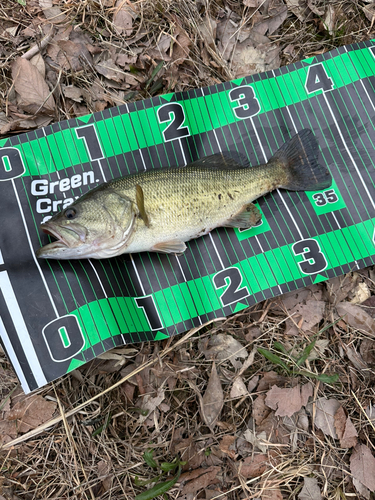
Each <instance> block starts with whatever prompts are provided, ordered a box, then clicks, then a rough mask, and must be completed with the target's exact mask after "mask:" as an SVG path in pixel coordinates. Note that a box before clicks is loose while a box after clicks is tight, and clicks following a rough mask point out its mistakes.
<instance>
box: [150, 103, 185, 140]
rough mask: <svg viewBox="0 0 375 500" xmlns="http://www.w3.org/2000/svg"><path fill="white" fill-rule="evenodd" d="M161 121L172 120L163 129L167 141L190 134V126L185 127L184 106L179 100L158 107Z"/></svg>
mask: <svg viewBox="0 0 375 500" xmlns="http://www.w3.org/2000/svg"><path fill="white" fill-rule="evenodd" d="M157 114H158V120H159V123H166V122H170V123H169V125H168V126H167V128H166V129H165V130H164V131H163V137H164V140H165V141H166V142H168V141H173V140H174V139H181V138H182V137H188V136H189V135H190V131H189V127H187V126H185V127H183V124H184V122H185V112H184V108H183V107H182V106H181V104H179V103H178V102H171V103H168V104H164V105H163V106H161V107H160V108H159V109H158V113H157Z"/></svg>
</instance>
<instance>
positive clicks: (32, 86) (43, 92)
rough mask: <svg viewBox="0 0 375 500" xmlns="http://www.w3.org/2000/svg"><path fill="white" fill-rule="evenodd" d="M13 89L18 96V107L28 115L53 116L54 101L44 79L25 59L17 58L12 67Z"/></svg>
mask: <svg viewBox="0 0 375 500" xmlns="http://www.w3.org/2000/svg"><path fill="white" fill-rule="evenodd" d="M12 76H13V80H14V87H15V89H16V92H17V94H18V95H19V100H18V105H19V106H20V107H21V108H22V109H24V110H25V111H28V112H29V113H33V114H34V113H37V112H41V113H45V114H49V115H50V114H53V113H54V111H55V100H54V98H53V96H52V94H51V92H50V90H49V88H48V85H47V84H46V82H45V80H44V78H43V77H42V75H41V74H40V73H39V71H38V70H37V68H36V67H35V66H33V65H32V64H31V62H30V61H28V60H27V59H23V58H21V57H19V58H18V59H16V60H15V61H14V63H13V65H12Z"/></svg>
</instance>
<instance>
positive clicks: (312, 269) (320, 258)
mask: <svg viewBox="0 0 375 500" xmlns="http://www.w3.org/2000/svg"><path fill="white" fill-rule="evenodd" d="M292 250H293V253H294V255H296V256H297V255H301V256H302V257H303V260H302V261H301V262H298V266H299V268H300V269H301V271H302V272H303V274H316V273H319V272H321V271H323V270H324V269H325V268H326V267H327V260H326V258H325V256H324V253H323V252H322V251H321V249H320V246H319V243H318V242H317V241H316V240H313V239H312V238H309V239H306V240H301V241H297V243H294V245H293V246H292Z"/></svg>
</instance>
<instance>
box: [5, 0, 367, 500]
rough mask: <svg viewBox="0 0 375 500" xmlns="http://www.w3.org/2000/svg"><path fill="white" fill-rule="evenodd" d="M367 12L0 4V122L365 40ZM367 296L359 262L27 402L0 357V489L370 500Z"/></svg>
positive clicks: (88, 495) (101, 104)
mask: <svg viewBox="0 0 375 500" xmlns="http://www.w3.org/2000/svg"><path fill="white" fill-rule="evenodd" d="M374 14H375V4H373V3H368V2H365V1H361V0H354V1H349V0H348V1H330V0H325V1H324V0H307V1H306V2H305V1H304V0H286V1H283V0H265V1H260V0H243V1H235V0H218V1H217V2H210V1H208V0H207V1H203V0H197V1H193V0H175V1H171V0H168V1H167V0H157V1H156V0H139V1H136V2H135V1H134V2H132V1H130V0H128V1H125V0H124V1H123V0H119V1H117V3H116V1H115V0H85V1H81V0H65V1H58V0H56V1H54V2H52V1H51V0H18V1H15V0H12V1H11V0H3V1H2V2H1V5H0V38H1V44H0V70H1V76H0V96H1V100H0V106H1V109H0V134H1V136H2V137H6V136H8V135H10V134H15V133H21V132H24V131H27V130H29V129H33V128H36V127H40V126H44V125H47V124H48V123H51V122H53V121H59V120H64V119H68V118H72V117H75V116H78V115H82V114H87V113H89V112H92V111H99V110H103V109H105V108H106V107H110V106H113V105H117V104H121V103H124V102H126V101H129V100H134V99H144V98H147V97H150V96H152V95H157V94H162V93H165V92H169V91H178V90H185V89H189V88H195V87H199V86H204V85H211V84H214V83H218V82H221V81H225V80H228V79H231V78H235V77H240V76H244V75H247V74H253V73H257V72H260V71H264V70H266V69H274V68H276V67H278V66H280V65H284V64H288V63H291V62H294V61H297V60H300V59H303V58H304V57H308V56H311V55H314V54H319V53H322V52H325V51H327V50H330V49H332V48H334V47H337V46H340V45H344V44H348V43H352V42H359V41H362V40H369V39H371V38H375V30H374V29H373V26H372V24H373V21H374V17H373V16H374ZM33 47H35V48H33ZM21 57H22V59H21ZM28 61H30V63H29V62H28ZM31 65H33V66H34V67H36V68H37V70H38V77H37V78H36V79H35V80H34V81H33V85H31V82H32V75H34V77H35V72H34V71H33V69H32V68H31V67H30V66H31ZM39 75H40V76H39ZM374 294H375V273H374V271H373V270H372V269H366V270H363V271H359V272H356V273H350V274H349V275H347V276H345V277H342V278H341V279H338V278H337V279H334V280H331V281H329V282H325V283H321V284H318V285H313V286H311V287H309V288H308V289H304V290H301V291H299V292H298V293H292V294H289V295H285V296H283V297H282V298H278V299H274V300H270V301H266V302H264V303H260V304H258V305H257V306H255V307H253V308H252V309H250V310H245V311H243V312H241V313H240V314H237V315H236V316H233V317H231V318H229V319H227V320H226V321H224V320H223V321H217V322H215V323H212V324H211V325H208V326H204V327H203V328H202V329H200V331H192V332H188V333H187V334H185V335H182V336H179V337H176V338H174V339H173V340H171V341H165V342H154V343H150V344H142V345H141V344H139V345H133V346H127V347H124V348H122V349H117V350H115V351H111V352H110V353H108V354H107V355H105V356H103V357H102V358H103V359H100V360H96V361H94V362H91V363H90V364H88V365H86V366H84V367H83V368H81V369H79V370H76V371H75V372H73V373H72V374H71V375H70V376H67V377H65V378H63V379H60V380H58V381H57V382H56V383H55V384H51V385H49V386H47V387H46V388H44V389H43V390H41V391H39V392H38V393H37V394H34V395H32V396H29V397H25V396H24V395H23V393H22V391H21V390H20V389H19V386H18V382H17V379H16V377H15V375H14V372H13V370H12V368H11V366H10V364H9V362H8V361H7V359H6V357H5V355H4V354H0V372H1V373H0V375H1V376H0V412H1V413H0V441H1V442H2V443H3V445H4V447H3V449H2V450H1V452H0V471H1V472H0V499H1V500H2V499H3V498H6V499H7V500H8V499H9V500H10V499H30V500H31V499H46V498H48V499H52V498H53V499H60V498H72V499H73V498H77V499H78V498H79V499H93V498H100V499H120V498H124V499H134V498H135V497H136V495H140V496H139V498H140V500H141V499H143V500H144V499H146V498H152V497H153V494H152V492H150V493H147V491H148V490H149V489H150V488H151V487H153V486H154V483H155V484H157V483H161V482H167V484H164V485H161V486H159V490H158V491H159V493H163V491H167V493H166V497H167V498H169V499H172V498H173V499H185V500H192V499H195V498H199V499H213V498H218V499H219V498H220V499H222V500H224V499H228V500H229V499H246V498H261V499H262V500H266V499H268V500H272V499H282V498H299V499H301V500H302V499H314V500H315V499H319V498H331V499H345V498H371V495H372V498H374V493H371V492H374V491H375V458H374V457H375V408H374V406H373V405H374V403H375V390H374V382H375V342H374V338H375V320H374V319H373V318H375V297H374ZM359 304H360V305H359ZM340 317H342V319H340ZM262 349H263V351H262ZM51 424H54V425H51ZM180 469H182V470H180ZM180 472H181V475H179V474H180ZM153 491H154V490H153ZM155 494H156V493H155ZM160 498H162V497H160Z"/></svg>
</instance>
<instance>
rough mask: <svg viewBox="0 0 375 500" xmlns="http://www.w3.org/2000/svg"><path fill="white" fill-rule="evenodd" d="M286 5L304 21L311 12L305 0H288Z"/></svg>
mask: <svg viewBox="0 0 375 500" xmlns="http://www.w3.org/2000/svg"><path fill="white" fill-rule="evenodd" d="M286 5H287V7H288V9H289V10H291V11H292V12H293V14H294V15H296V16H297V17H298V19H299V20H300V21H302V22H303V21H304V20H305V19H306V17H307V16H308V14H309V9H308V7H307V4H306V2H305V1H304V0H286Z"/></svg>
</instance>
